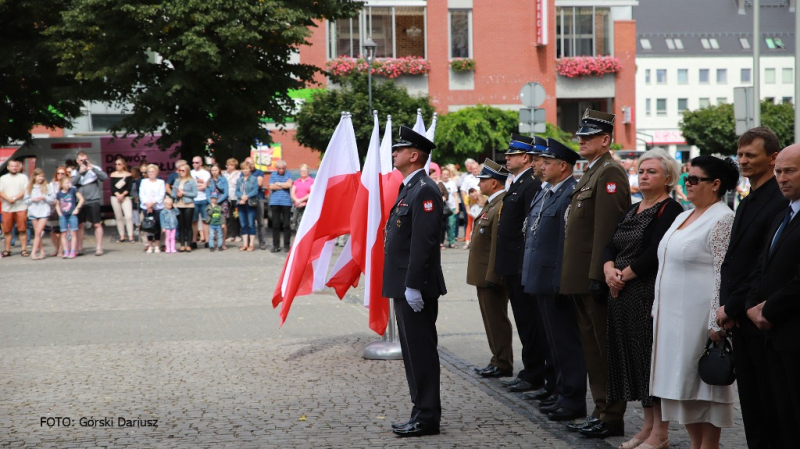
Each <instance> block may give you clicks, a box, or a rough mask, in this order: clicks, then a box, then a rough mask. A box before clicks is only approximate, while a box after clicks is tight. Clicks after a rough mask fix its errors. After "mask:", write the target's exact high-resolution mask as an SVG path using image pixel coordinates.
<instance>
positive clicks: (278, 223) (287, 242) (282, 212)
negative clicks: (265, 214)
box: [269, 206, 292, 248]
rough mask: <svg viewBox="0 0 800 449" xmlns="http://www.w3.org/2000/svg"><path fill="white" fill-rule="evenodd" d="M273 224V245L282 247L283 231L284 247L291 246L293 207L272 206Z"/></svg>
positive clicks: (271, 218)
mask: <svg viewBox="0 0 800 449" xmlns="http://www.w3.org/2000/svg"><path fill="white" fill-rule="evenodd" d="M269 209H270V212H271V217H270V220H271V224H272V247H273V248H280V247H281V232H283V247H284V248H288V247H289V246H291V239H292V207H291V206H270V207H269Z"/></svg>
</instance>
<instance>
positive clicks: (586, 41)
mask: <svg viewBox="0 0 800 449" xmlns="http://www.w3.org/2000/svg"><path fill="white" fill-rule="evenodd" d="M610 12H611V8H603V7H596V6H581V7H577V6H562V7H556V17H555V20H556V55H557V56H558V57H559V58H565V57H571V56H608V55H610V54H611V53H612V48H611V32H612V28H611V27H612V24H611V15H610ZM648 44H649V41H648ZM642 48H645V47H644V44H642Z"/></svg>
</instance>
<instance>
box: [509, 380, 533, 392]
mask: <svg viewBox="0 0 800 449" xmlns="http://www.w3.org/2000/svg"><path fill="white" fill-rule="evenodd" d="M535 389H536V387H534V386H533V385H531V384H529V383H528V382H525V381H524V380H523V381H520V382H519V383H517V384H515V385H512V386H511V388H509V389H508V390H509V391H513V392H515V393H521V392H523V391H531V390H535Z"/></svg>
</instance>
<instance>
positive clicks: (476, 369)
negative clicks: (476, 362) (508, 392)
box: [472, 363, 494, 374]
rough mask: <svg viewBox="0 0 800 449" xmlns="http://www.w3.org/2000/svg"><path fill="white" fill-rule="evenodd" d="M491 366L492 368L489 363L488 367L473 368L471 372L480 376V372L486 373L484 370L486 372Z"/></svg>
mask: <svg viewBox="0 0 800 449" xmlns="http://www.w3.org/2000/svg"><path fill="white" fill-rule="evenodd" d="M493 366H494V365H492V364H491V363H490V364H488V365H486V366H484V367H483V368H480V367H475V368H472V370H473V371H475V372H476V373H478V374H480V373H481V372H483V371H486V370H488V369H491V368H492V367H493Z"/></svg>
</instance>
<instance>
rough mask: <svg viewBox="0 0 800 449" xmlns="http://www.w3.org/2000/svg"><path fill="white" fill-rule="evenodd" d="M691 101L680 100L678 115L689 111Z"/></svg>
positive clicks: (686, 99)
mask: <svg viewBox="0 0 800 449" xmlns="http://www.w3.org/2000/svg"><path fill="white" fill-rule="evenodd" d="M688 105H689V99H688V98H678V113H679V114H680V113H681V112H683V111H685V110H687V109H689V106H688Z"/></svg>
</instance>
